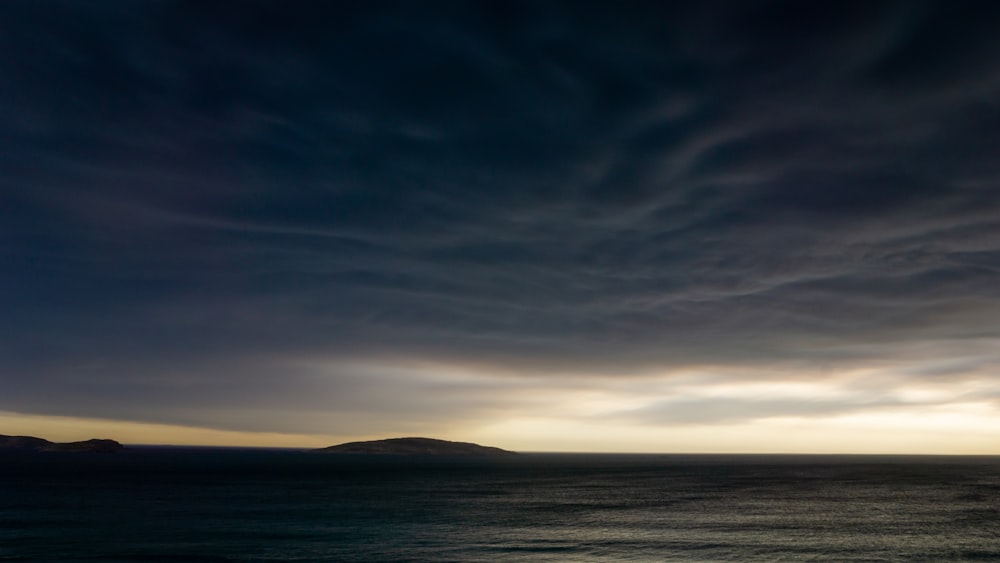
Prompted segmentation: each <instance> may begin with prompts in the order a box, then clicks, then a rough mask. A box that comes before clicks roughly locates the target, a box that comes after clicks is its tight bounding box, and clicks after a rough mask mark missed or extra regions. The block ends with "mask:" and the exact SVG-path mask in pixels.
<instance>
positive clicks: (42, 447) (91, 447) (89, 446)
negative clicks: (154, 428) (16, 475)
mask: <svg viewBox="0 0 1000 563" xmlns="http://www.w3.org/2000/svg"><path fill="white" fill-rule="evenodd" d="M123 448H124V446H122V445H121V444H119V443H118V442H116V441H114V440H107V439H98V438H93V439H90V440H83V441H82V442H62V443H59V442H50V441H48V440H46V439H45V438H36V437H34V436H5V435H3V434H0V451H19V452H77V453H79V452H91V453H115V452H117V451H119V450H121V449H123Z"/></svg>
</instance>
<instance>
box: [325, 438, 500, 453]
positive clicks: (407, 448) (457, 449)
mask: <svg viewBox="0 0 1000 563" xmlns="http://www.w3.org/2000/svg"><path fill="white" fill-rule="evenodd" d="M313 451H316V452H319V453H332V454H379V455H420V456H463V457H473V456H474V457H487V456H490V457H492V456H508V455H516V454H517V452H512V451H509V450H503V449H500V448H495V447H492V446H480V445H479V444H473V443H471V442H449V441H448V440H435V439H434V438H389V439H387V440H372V441H369V442H348V443H346V444H338V445H336V446H330V447H328V448H321V449H318V450H313Z"/></svg>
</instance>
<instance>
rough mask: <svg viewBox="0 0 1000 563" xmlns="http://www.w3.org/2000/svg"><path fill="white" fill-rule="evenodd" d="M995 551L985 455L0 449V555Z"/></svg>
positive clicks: (185, 557) (652, 555) (734, 557)
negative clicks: (490, 455) (389, 454)
mask: <svg viewBox="0 0 1000 563" xmlns="http://www.w3.org/2000/svg"><path fill="white" fill-rule="evenodd" d="M816 560H830V561H961V560H968V561H990V560H995V561H1000V457H922V456H921V457H910V456H770V455H759V456H754V455H746V456H744V455H740V456H736V455H568V454H525V455H521V456H516V457H513V458H509V459H507V458H504V459H482V460H457V459H438V458H424V459H419V458H379V457H369V456H344V455H322V454H311V453H305V452H299V451H287V450H284V451H283V450H219V449H175V448H132V449H131V450H130V451H127V452H122V453H119V454H115V455H100V454H64V453H48V454H10V453H6V454H3V455H2V456H0V561H46V562H61V561H67V562H69V561H117V562H123V561H124V562H128V561H157V562H164V561H166V562H169V561H178V562H179V561H185V562H188V561H220V562H225V561H365V562H374V561H532V562H535V561H816Z"/></svg>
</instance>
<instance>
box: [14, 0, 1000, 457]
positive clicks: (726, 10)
mask: <svg viewBox="0 0 1000 563" xmlns="http://www.w3.org/2000/svg"><path fill="white" fill-rule="evenodd" d="M223 6H226V4H225V3H223V4H216V5H214V6H207V5H200V4H199V5H196V4H190V3H184V2H154V3H148V4H144V5H142V6H134V5H130V4H127V3H117V2H109V3H104V4H101V5H99V6H98V5H87V4H81V3H63V2H56V1H54V0H53V1H51V2H44V3H41V4H33V3H12V4H8V5H4V6H2V7H0V18H2V19H3V20H4V21H6V22H8V24H7V25H5V32H4V34H3V36H2V37H0V48H2V49H3V50H4V51H5V52H11V53H19V54H20V55H19V56H17V57H8V58H6V59H4V60H3V61H0V76H4V77H6V78H5V79H4V81H3V82H2V85H0V148H2V150H0V163H2V166H3V168H4V170H5V173H4V174H3V178H2V179H0V260H2V262H3V264H4V267H3V268H0V311H2V313H0V315H2V317H0V321H2V323H0V327H2V328H0V383H2V387H3V392H2V393H0V409H3V410H7V411H11V412H17V413H32V414H38V415H47V416H55V415H65V416H75V417H84V418H87V417H92V418H108V419H116V420H126V421H134V422H142V423H157V424H176V425H186V426H196V427H204V428H213V429H225V430H232V431H248V432H266V431H272V432H283V433H288V434H295V435H300V434H302V435H304V434H321V435H335V434H336V435H355V434H377V433H382V432H385V433H389V434H399V433H432V432H437V431H440V432H446V433H447V432H449V431H451V430H449V429H454V428H459V427H465V428H469V429H470V432H471V431H473V430H472V429H475V428H486V427H490V425H494V426H496V425H499V426H502V425H503V421H505V420H528V419H531V418H532V417H537V416H541V415H542V414H544V413H553V412H560V413H563V414H562V416H565V417H566V419H565V420H567V421H581V420H585V419H587V417H588V416H590V417H592V418H594V419H601V420H610V418H608V417H613V416H618V417H624V418H620V419H618V420H619V421H621V420H625V419H628V420H631V421H632V423H634V424H636V425H640V426H652V427H671V426H672V425H687V426H691V425H708V426H711V425H721V424H736V423H748V424H750V423H754V424H755V423H757V422H755V421H758V422H759V421H764V420H767V419H769V418H775V417H777V418H781V417H798V418H802V419H815V420H826V421H830V420H833V419H835V418H837V417H849V416H868V415H871V416H876V415H879V414H880V413H886V414H885V415H886V416H890V415H891V413H903V414H901V415H900V416H904V417H905V416H907V415H906V414H905V413H913V412H918V411H919V412H923V411H920V409H924V408H930V407H931V406H934V405H938V406H941V407H942V408H946V407H947V406H948V405H959V404H965V403H964V402H963V401H965V402H969V403H970V404H972V403H974V404H985V405H993V407H995V406H996V404H997V403H996V393H997V388H998V386H1000V379H998V378H997V375H996V374H997V373H998V372H997V371H996V369H995V368H996V366H997V361H998V357H997V355H996V354H995V353H994V352H992V350H993V349H995V344H996V341H997V339H998V338H1000V328H998V327H1000V325H998V324H997V323H996V322H995V319H996V318H998V316H1000V293H998V291H997V289H996V288H997V287H1000V261H998V257H1000V191H998V190H997V189H996V185H997V182H998V181H1000V168H998V166H997V164H996V158H995V155H996V154H1000V137H998V136H997V135H996V134H995V131H996V130H997V125H998V124H1000V110H998V108H997V106H996V103H995V100H996V99H997V98H998V96H1000V71H998V69H997V67H996V65H995V64H994V61H995V60H997V56H998V55H1000V41H997V39H996V38H995V29H996V24H997V23H1000V11H998V10H997V9H996V8H993V7H992V6H989V5H986V4H982V3H979V4H976V3H961V2H960V3H953V4H944V3H934V2H931V3H920V4H912V5H905V6H902V5H891V4H882V3H837V4H830V5H825V6H812V5H810V7H809V8H808V9H805V8H804V6H802V5H798V4H795V3H785V2H762V3H755V4H753V5H748V4H743V3H739V2H715V3H708V4H704V5H702V4H699V5H697V6H695V5H691V6H682V5H676V6H666V5H653V4H634V5H629V6H610V5H608V6H581V5H578V4H575V3H567V4H562V3H541V4H539V3H534V4H523V5H522V4H516V3H515V4H505V5H503V6H500V5H497V6H494V7H489V6H485V5H472V4H470V5H463V4H448V3H431V4H421V5H420V6H417V5H406V4H391V3H374V4H365V5H337V6H333V5H324V4H311V3H308V4H298V5H293V6H288V5H279V4H278V3H270V2H260V3H252V4H240V6H239V8H238V9H231V8H232V7H231V6H230V7H229V8H225V7H223ZM866 370H867V371H866ZM861 372H864V373H867V374H868V376H866V377H861V376H857V375H856V374H857V373H861ZM685 374H686V375H685ZM692 374H693V375H692ZM692 377H693V378H694V381H695V384H693V385H692V384H685V385H684V386H681V387H683V389H684V391H683V393H682V392H680V391H676V390H672V389H671V386H673V385H679V384H678V383H677V382H679V381H687V380H688V379H690V378H692ZM738 381H749V382H777V383H785V384H788V385H791V387H789V388H788V389H795V387H794V384H796V382H802V381H808V382H812V383H814V384H816V385H819V386H820V387H823V388H824V389H826V390H827V391H828V392H829V393H830V394H828V395H823V394H812V395H810V394H808V393H803V394H795V393H791V394H790V395H788V396H781V397H775V396H767V395H760V396H744V395H739V394H736V395H733V394H729V395H726V394H725V393H722V392H721V391H719V390H720V389H723V388H724V386H726V385H731V384H733V383H734V382H738ZM970 385H971V386H972V387H969V386H970ZM824 386H825V387H824ZM932 387H933V388H935V389H938V390H937V391H933V392H931V391H926V392H925V393H924V394H923V395H922V396H921V397H918V395H920V393H913V392H912V391H911V389H913V388H920V389H925V388H927V389H930V388H932ZM712 389H715V390H716V393H715V394H713V393H711V392H709V391H711V390H712ZM949 389H951V391H949ZM772 392H774V393H777V392H776V391H774V390H773V389H772ZM932 395H933V397H932ZM598 398H601V399H600V400H598ZM601 401H604V402H603V403H602V402H601ZM563 403H573V404H575V405H577V407H576V408H574V407H573V406H572V405H563ZM602 404H603V405H605V406H604V407H602V406H600V405H602ZM993 407H991V408H993ZM581 411H583V412H581ZM892 416H894V415H892ZM983 416H995V417H1000V413H995V414H994V415H989V414H984V415H983ZM991 420H993V419H991ZM550 424H552V422H551V421H550ZM567 424H569V422H567ZM573 424H576V422H573ZM580 424H583V422H580ZM831 424H833V423H831ZM601 443H602V444H605V443H607V440H605V441H604V442H601ZM646 443H651V442H648V441H647V442H646ZM600 447H603V446H595V448H597V449H600Z"/></svg>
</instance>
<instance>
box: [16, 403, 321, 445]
mask: <svg viewBox="0 0 1000 563" xmlns="http://www.w3.org/2000/svg"><path fill="white" fill-rule="evenodd" d="M0 428H2V429H3V431H2V432H0V434H7V435H12V436H14V435H24V436H37V437H39V438H45V439H46V440H51V441H53V442H73V441H78V440H87V439H90V438H110V439H113V440H117V441H119V442H121V443H123V444H136V445H137V444H148V445H186V446H256V447H283V446H286V447H292V448H297V447H317V448H319V447H323V446H329V445H330V444H331V441H330V440H331V439H336V437H324V436H312V435H303V434H281V433H273V432H239V431H232V430H218V429H212V428H197V427H192V426H180V425H172V424H153V423H147V422H130V421H120V420H105V419H98V418H78V417H68V416H46V415H34V414H20V413H12V412H0Z"/></svg>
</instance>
